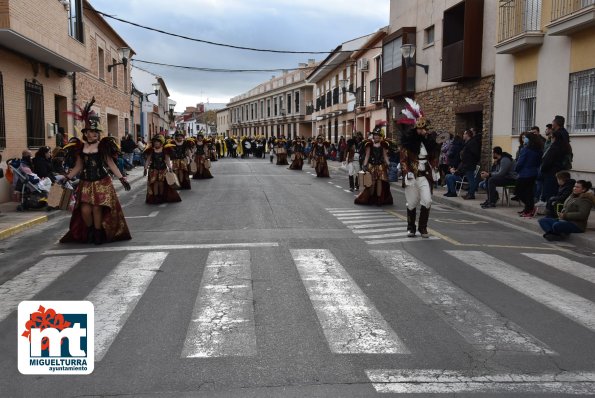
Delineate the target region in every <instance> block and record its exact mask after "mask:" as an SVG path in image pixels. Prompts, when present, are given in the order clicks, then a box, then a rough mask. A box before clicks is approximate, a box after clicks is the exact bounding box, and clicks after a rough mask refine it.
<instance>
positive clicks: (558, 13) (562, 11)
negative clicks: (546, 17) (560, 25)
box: [552, 0, 595, 22]
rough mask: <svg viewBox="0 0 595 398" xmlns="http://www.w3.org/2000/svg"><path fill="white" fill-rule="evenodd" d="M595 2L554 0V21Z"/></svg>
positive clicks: (591, 0) (594, 0) (586, 0)
mask: <svg viewBox="0 0 595 398" xmlns="http://www.w3.org/2000/svg"><path fill="white" fill-rule="evenodd" d="M594 4H595V0H553V2H552V22H553V21H556V20H558V19H560V18H563V17H565V16H567V15H570V14H573V13H575V12H577V11H580V10H582V9H583V8H586V7H589V6H592V5H594Z"/></svg>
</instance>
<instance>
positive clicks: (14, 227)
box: [0, 166, 144, 240]
mask: <svg viewBox="0 0 595 398" xmlns="http://www.w3.org/2000/svg"><path fill="white" fill-rule="evenodd" d="M143 181H144V178H143V168H142V167H138V166H137V167H136V168H134V169H132V170H130V171H129V172H128V182H129V183H130V185H132V187H133V188H134V187H135V186H137V185H138V184H142V183H143ZM114 187H115V188H116V192H117V193H118V194H120V193H121V192H124V188H123V187H122V185H121V184H120V181H117V180H114ZM18 205H19V203H17V202H6V203H0V240H2V239H6V238H8V237H9V236H13V235H16V234H18V233H20V232H22V231H25V230H27V229H29V228H32V227H34V226H36V225H39V224H42V223H45V222H47V221H49V220H50V219H52V218H54V217H58V216H63V215H65V214H70V213H69V212H67V211H64V210H50V211H48V210H47V209H40V210H28V211H17V206H18Z"/></svg>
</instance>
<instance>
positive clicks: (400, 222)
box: [347, 219, 407, 229]
mask: <svg viewBox="0 0 595 398" xmlns="http://www.w3.org/2000/svg"><path fill="white" fill-rule="evenodd" d="M391 225H394V226H396V225H399V226H402V225H407V223H405V222H402V221H396V219H393V222H388V221H383V222H382V223H377V222H374V223H373V224H359V225H347V228H350V229H365V228H378V227H388V226H391Z"/></svg>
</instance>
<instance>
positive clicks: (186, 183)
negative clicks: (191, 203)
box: [172, 159, 192, 189]
mask: <svg viewBox="0 0 595 398" xmlns="http://www.w3.org/2000/svg"><path fill="white" fill-rule="evenodd" d="M172 166H173V169H174V173H176V175H177V176H178V180H179V181H180V189H192V187H191V186H190V172H189V171H188V165H187V164H186V160H184V159H174V160H172Z"/></svg>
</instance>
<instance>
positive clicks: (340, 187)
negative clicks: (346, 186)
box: [335, 185, 343, 189]
mask: <svg viewBox="0 0 595 398" xmlns="http://www.w3.org/2000/svg"><path fill="white" fill-rule="evenodd" d="M335 188H339V189H342V188H343V187H342V186H340V185H335Z"/></svg>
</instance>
